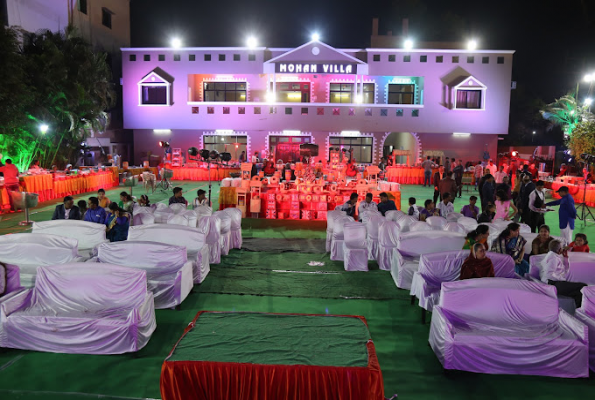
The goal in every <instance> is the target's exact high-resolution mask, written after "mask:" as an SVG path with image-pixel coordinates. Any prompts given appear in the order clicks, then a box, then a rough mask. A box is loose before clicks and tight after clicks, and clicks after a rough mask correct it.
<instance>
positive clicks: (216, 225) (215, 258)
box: [207, 214, 221, 264]
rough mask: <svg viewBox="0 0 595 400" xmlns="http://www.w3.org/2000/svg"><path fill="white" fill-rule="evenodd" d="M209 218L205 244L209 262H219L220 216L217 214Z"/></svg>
mask: <svg viewBox="0 0 595 400" xmlns="http://www.w3.org/2000/svg"><path fill="white" fill-rule="evenodd" d="M208 218H209V233H208V235H207V245H208V246H209V259H210V260H211V264H220V263H221V218H219V216H218V215H217V214H213V215H211V216H210V217H208Z"/></svg>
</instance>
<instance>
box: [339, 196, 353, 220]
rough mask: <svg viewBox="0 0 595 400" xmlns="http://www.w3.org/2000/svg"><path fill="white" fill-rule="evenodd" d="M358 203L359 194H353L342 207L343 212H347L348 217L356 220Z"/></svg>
mask: <svg viewBox="0 0 595 400" xmlns="http://www.w3.org/2000/svg"><path fill="white" fill-rule="evenodd" d="M356 203H357V193H351V196H349V200H348V201H347V203H345V204H343V205H342V206H341V211H345V212H346V213H347V216H348V217H351V218H355V204H356Z"/></svg>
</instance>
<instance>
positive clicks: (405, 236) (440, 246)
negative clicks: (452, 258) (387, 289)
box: [391, 230, 465, 290]
mask: <svg viewBox="0 0 595 400" xmlns="http://www.w3.org/2000/svg"><path fill="white" fill-rule="evenodd" d="M464 244H465V235H463V234H460V233H453V232H446V231H434V230H432V231H422V232H405V233H401V234H400V235H399V242H398V244H397V250H398V251H396V252H395V253H394V254H393V259H392V262H391V275H392V277H393V280H394V281H395V284H396V285H397V287H398V288H400V289H407V290H409V289H411V283H412V281H413V275H414V273H415V272H416V271H417V270H418V267H419V259H420V256H421V255H422V254H428V253H440V252H443V251H454V250H460V249H462V248H463V245H464Z"/></svg>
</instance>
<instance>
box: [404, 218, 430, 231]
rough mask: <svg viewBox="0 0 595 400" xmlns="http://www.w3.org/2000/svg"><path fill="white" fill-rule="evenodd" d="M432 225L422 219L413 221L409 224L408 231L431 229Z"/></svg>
mask: <svg viewBox="0 0 595 400" xmlns="http://www.w3.org/2000/svg"><path fill="white" fill-rule="evenodd" d="M433 230H435V229H432V226H431V225H430V224H428V223H426V222H424V221H415V222H413V223H411V224H410V225H409V232H425V231H433Z"/></svg>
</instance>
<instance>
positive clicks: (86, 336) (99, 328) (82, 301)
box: [0, 263, 157, 354]
mask: <svg viewBox="0 0 595 400" xmlns="http://www.w3.org/2000/svg"><path fill="white" fill-rule="evenodd" d="M0 310H1V312H0V314H1V315H2V318H1V319H0V347H8V348H13V349H23V350H35V351H47V352H53V353H74V354H122V353H128V352H135V351H138V350H140V349H142V348H143V347H144V346H145V345H146V344H147V342H148V341H149V339H150V338H151V335H152V334H153V331H154V330H155V328H156V326H157V324H156V322H155V307H154V303H153V294H152V293H151V292H149V291H148V290H147V274H146V272H145V271H142V270H138V269H134V268H126V267H122V266H118V265H111V264H92V263H71V264H65V265H51V266H45V267H39V269H38V271H37V278H36V282H35V287H34V288H33V289H28V290H25V291H23V292H20V293H18V294H17V295H15V296H13V297H11V298H9V299H8V300H6V301H4V302H2V303H1V304H0Z"/></svg>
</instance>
